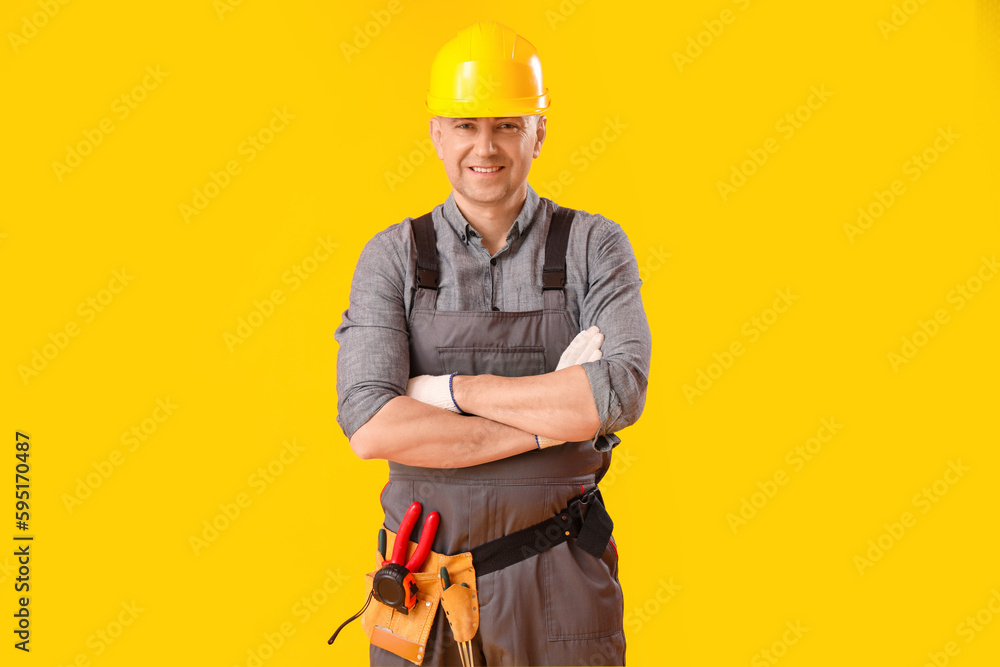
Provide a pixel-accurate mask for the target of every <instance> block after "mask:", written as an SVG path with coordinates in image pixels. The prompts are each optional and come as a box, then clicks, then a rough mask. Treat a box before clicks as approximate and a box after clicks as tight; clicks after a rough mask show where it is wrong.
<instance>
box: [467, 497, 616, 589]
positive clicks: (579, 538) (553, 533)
mask: <svg viewBox="0 0 1000 667" xmlns="http://www.w3.org/2000/svg"><path fill="white" fill-rule="evenodd" d="M613 528H614V523H613V522H612V521H611V517H610V516H609V515H608V512H607V510H606V509H604V503H603V502H602V498H601V492H600V491H599V490H598V488H597V487H596V486H595V487H594V488H593V489H591V490H590V491H587V492H586V493H584V494H582V495H579V496H577V497H575V498H573V499H572V500H570V501H569V504H568V505H567V506H566V507H565V508H564V509H563V510H561V511H560V512H559V513H558V514H556V515H555V516H553V517H552V518H550V519H546V520H545V521H542V522H541V523H536V524H535V525H533V526H528V527H527V528H525V529H523V530H519V531H517V532H516V533H511V534H510V535H504V536H503V537H498V538H497V539H495V540H491V541H489V542H487V543H486V544H481V545H479V546H478V547H476V548H475V549H472V565H473V567H475V568H476V576H481V575H484V574H489V573H490V572H496V571H497V570H502V569H503V568H505V567H507V566H509V565H513V564H514V563H520V562H521V561H522V560H527V559H528V558H531V557H532V556H537V555H538V554H540V553H542V552H544V551H548V550H549V549H551V548H552V547H554V546H556V545H557V544H562V543H563V542H566V541H567V540H569V539H570V538H573V539H574V540H575V541H576V546H577V547H578V548H580V549H583V550H584V551H586V552H587V553H589V554H590V555H592V556H594V557H595V558H600V557H602V556H603V555H604V550H605V549H607V547H608V540H610V539H611V531H612V529H613Z"/></svg>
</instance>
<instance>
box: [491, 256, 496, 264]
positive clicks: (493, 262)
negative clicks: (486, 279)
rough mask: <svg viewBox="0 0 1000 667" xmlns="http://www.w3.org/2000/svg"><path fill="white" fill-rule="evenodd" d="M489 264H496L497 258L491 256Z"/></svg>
mask: <svg viewBox="0 0 1000 667" xmlns="http://www.w3.org/2000/svg"><path fill="white" fill-rule="evenodd" d="M490 264H491V265H493V266H496V265H497V258H496V257H493V258H491V259H490Z"/></svg>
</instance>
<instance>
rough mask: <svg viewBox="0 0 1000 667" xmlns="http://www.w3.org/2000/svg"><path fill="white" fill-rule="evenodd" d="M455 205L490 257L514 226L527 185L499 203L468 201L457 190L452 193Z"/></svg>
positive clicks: (525, 194) (522, 204) (524, 197)
mask: <svg viewBox="0 0 1000 667" xmlns="http://www.w3.org/2000/svg"><path fill="white" fill-rule="evenodd" d="M453 194H454V196H455V204H457V205H458V210H459V211H461V213H462V215H463V216H465V219H466V220H468V222H469V225H470V226H471V227H472V228H473V229H475V230H476V231H477V232H479V233H480V234H481V235H482V237H483V245H484V246H486V249H487V250H489V251H490V254H491V255H492V254H493V253H495V252H496V251H497V250H499V249H500V248H502V247H503V245H504V242H505V241H506V239H507V230H509V229H510V226H511V225H512V224H514V220H516V219H517V216H518V214H519V213H520V212H521V209H522V208H524V202H525V201H527V197H528V183H527V181H525V182H524V183H523V184H522V185H521V187H519V188H518V189H517V190H516V191H515V192H514V194H513V195H512V196H510V197H504V198H503V199H502V200H501V201H498V202H490V203H486V204H482V203H479V202H475V201H470V200H468V199H466V198H465V197H463V196H462V195H461V193H459V192H458V191H457V190H455V191H453Z"/></svg>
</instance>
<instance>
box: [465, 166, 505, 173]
mask: <svg viewBox="0 0 1000 667" xmlns="http://www.w3.org/2000/svg"><path fill="white" fill-rule="evenodd" d="M469 169H471V170H472V171H474V172H476V173H477V174H495V173H496V172H498V171H500V170H501V169H503V167H469Z"/></svg>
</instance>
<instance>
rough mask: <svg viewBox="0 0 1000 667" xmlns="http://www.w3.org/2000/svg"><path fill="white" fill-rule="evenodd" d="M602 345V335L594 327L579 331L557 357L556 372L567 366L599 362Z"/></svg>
mask: <svg viewBox="0 0 1000 667" xmlns="http://www.w3.org/2000/svg"><path fill="white" fill-rule="evenodd" d="M603 344H604V334H602V333H601V330H600V329H598V328H597V327H596V326H593V327H590V328H589V329H586V330H584V331H581V332H580V333H578V334H577V335H576V338H574V339H573V341H572V342H571V343H570V344H569V346H568V347H567V348H566V350H565V351H564V352H563V353H562V356H561V357H559V365H558V366H556V370H557V371H561V370H562V369H564V368H568V367H569V366H574V365H576V364H584V363H587V362H588V361H597V360H599V359H600V358H601V356H602V355H603V353H602V352H601V345H603Z"/></svg>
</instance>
